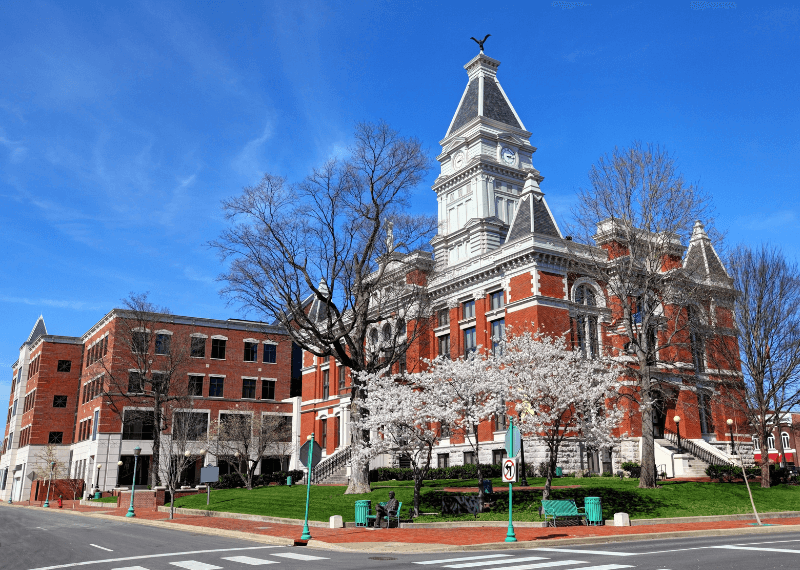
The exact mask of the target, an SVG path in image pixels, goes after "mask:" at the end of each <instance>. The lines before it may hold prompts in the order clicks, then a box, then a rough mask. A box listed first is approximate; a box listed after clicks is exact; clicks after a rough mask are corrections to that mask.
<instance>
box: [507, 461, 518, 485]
mask: <svg viewBox="0 0 800 570" xmlns="http://www.w3.org/2000/svg"><path fill="white" fill-rule="evenodd" d="M517 481H518V479H517V458H516V457H506V458H505V459H503V483H516V482H517Z"/></svg>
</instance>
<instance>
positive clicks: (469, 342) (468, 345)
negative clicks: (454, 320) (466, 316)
mask: <svg viewBox="0 0 800 570" xmlns="http://www.w3.org/2000/svg"><path fill="white" fill-rule="evenodd" d="M477 349H478V344H477V339H476V336H475V327H469V328H468V329H464V354H471V353H473V352H475V351H476V350H477Z"/></svg>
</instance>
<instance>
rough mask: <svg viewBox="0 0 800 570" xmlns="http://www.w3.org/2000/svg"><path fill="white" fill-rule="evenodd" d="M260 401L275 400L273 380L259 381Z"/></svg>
mask: <svg viewBox="0 0 800 570" xmlns="http://www.w3.org/2000/svg"><path fill="white" fill-rule="evenodd" d="M261 399H262V400H274V399H275V380H262V381H261Z"/></svg>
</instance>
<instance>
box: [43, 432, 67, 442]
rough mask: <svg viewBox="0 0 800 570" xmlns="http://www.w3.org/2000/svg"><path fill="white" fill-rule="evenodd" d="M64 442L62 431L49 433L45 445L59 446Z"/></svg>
mask: <svg viewBox="0 0 800 570" xmlns="http://www.w3.org/2000/svg"><path fill="white" fill-rule="evenodd" d="M63 440H64V432H63V431H51V432H50V435H49V436H47V443H48V444H50V443H54V444H60V443H63Z"/></svg>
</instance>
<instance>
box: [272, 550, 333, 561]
mask: <svg viewBox="0 0 800 570" xmlns="http://www.w3.org/2000/svg"><path fill="white" fill-rule="evenodd" d="M272 556H280V557H281V558H291V559H292V560H328V558H325V557H324V556H311V555H310V554H295V553H294V552H277V553H275V554H273V555H272Z"/></svg>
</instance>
